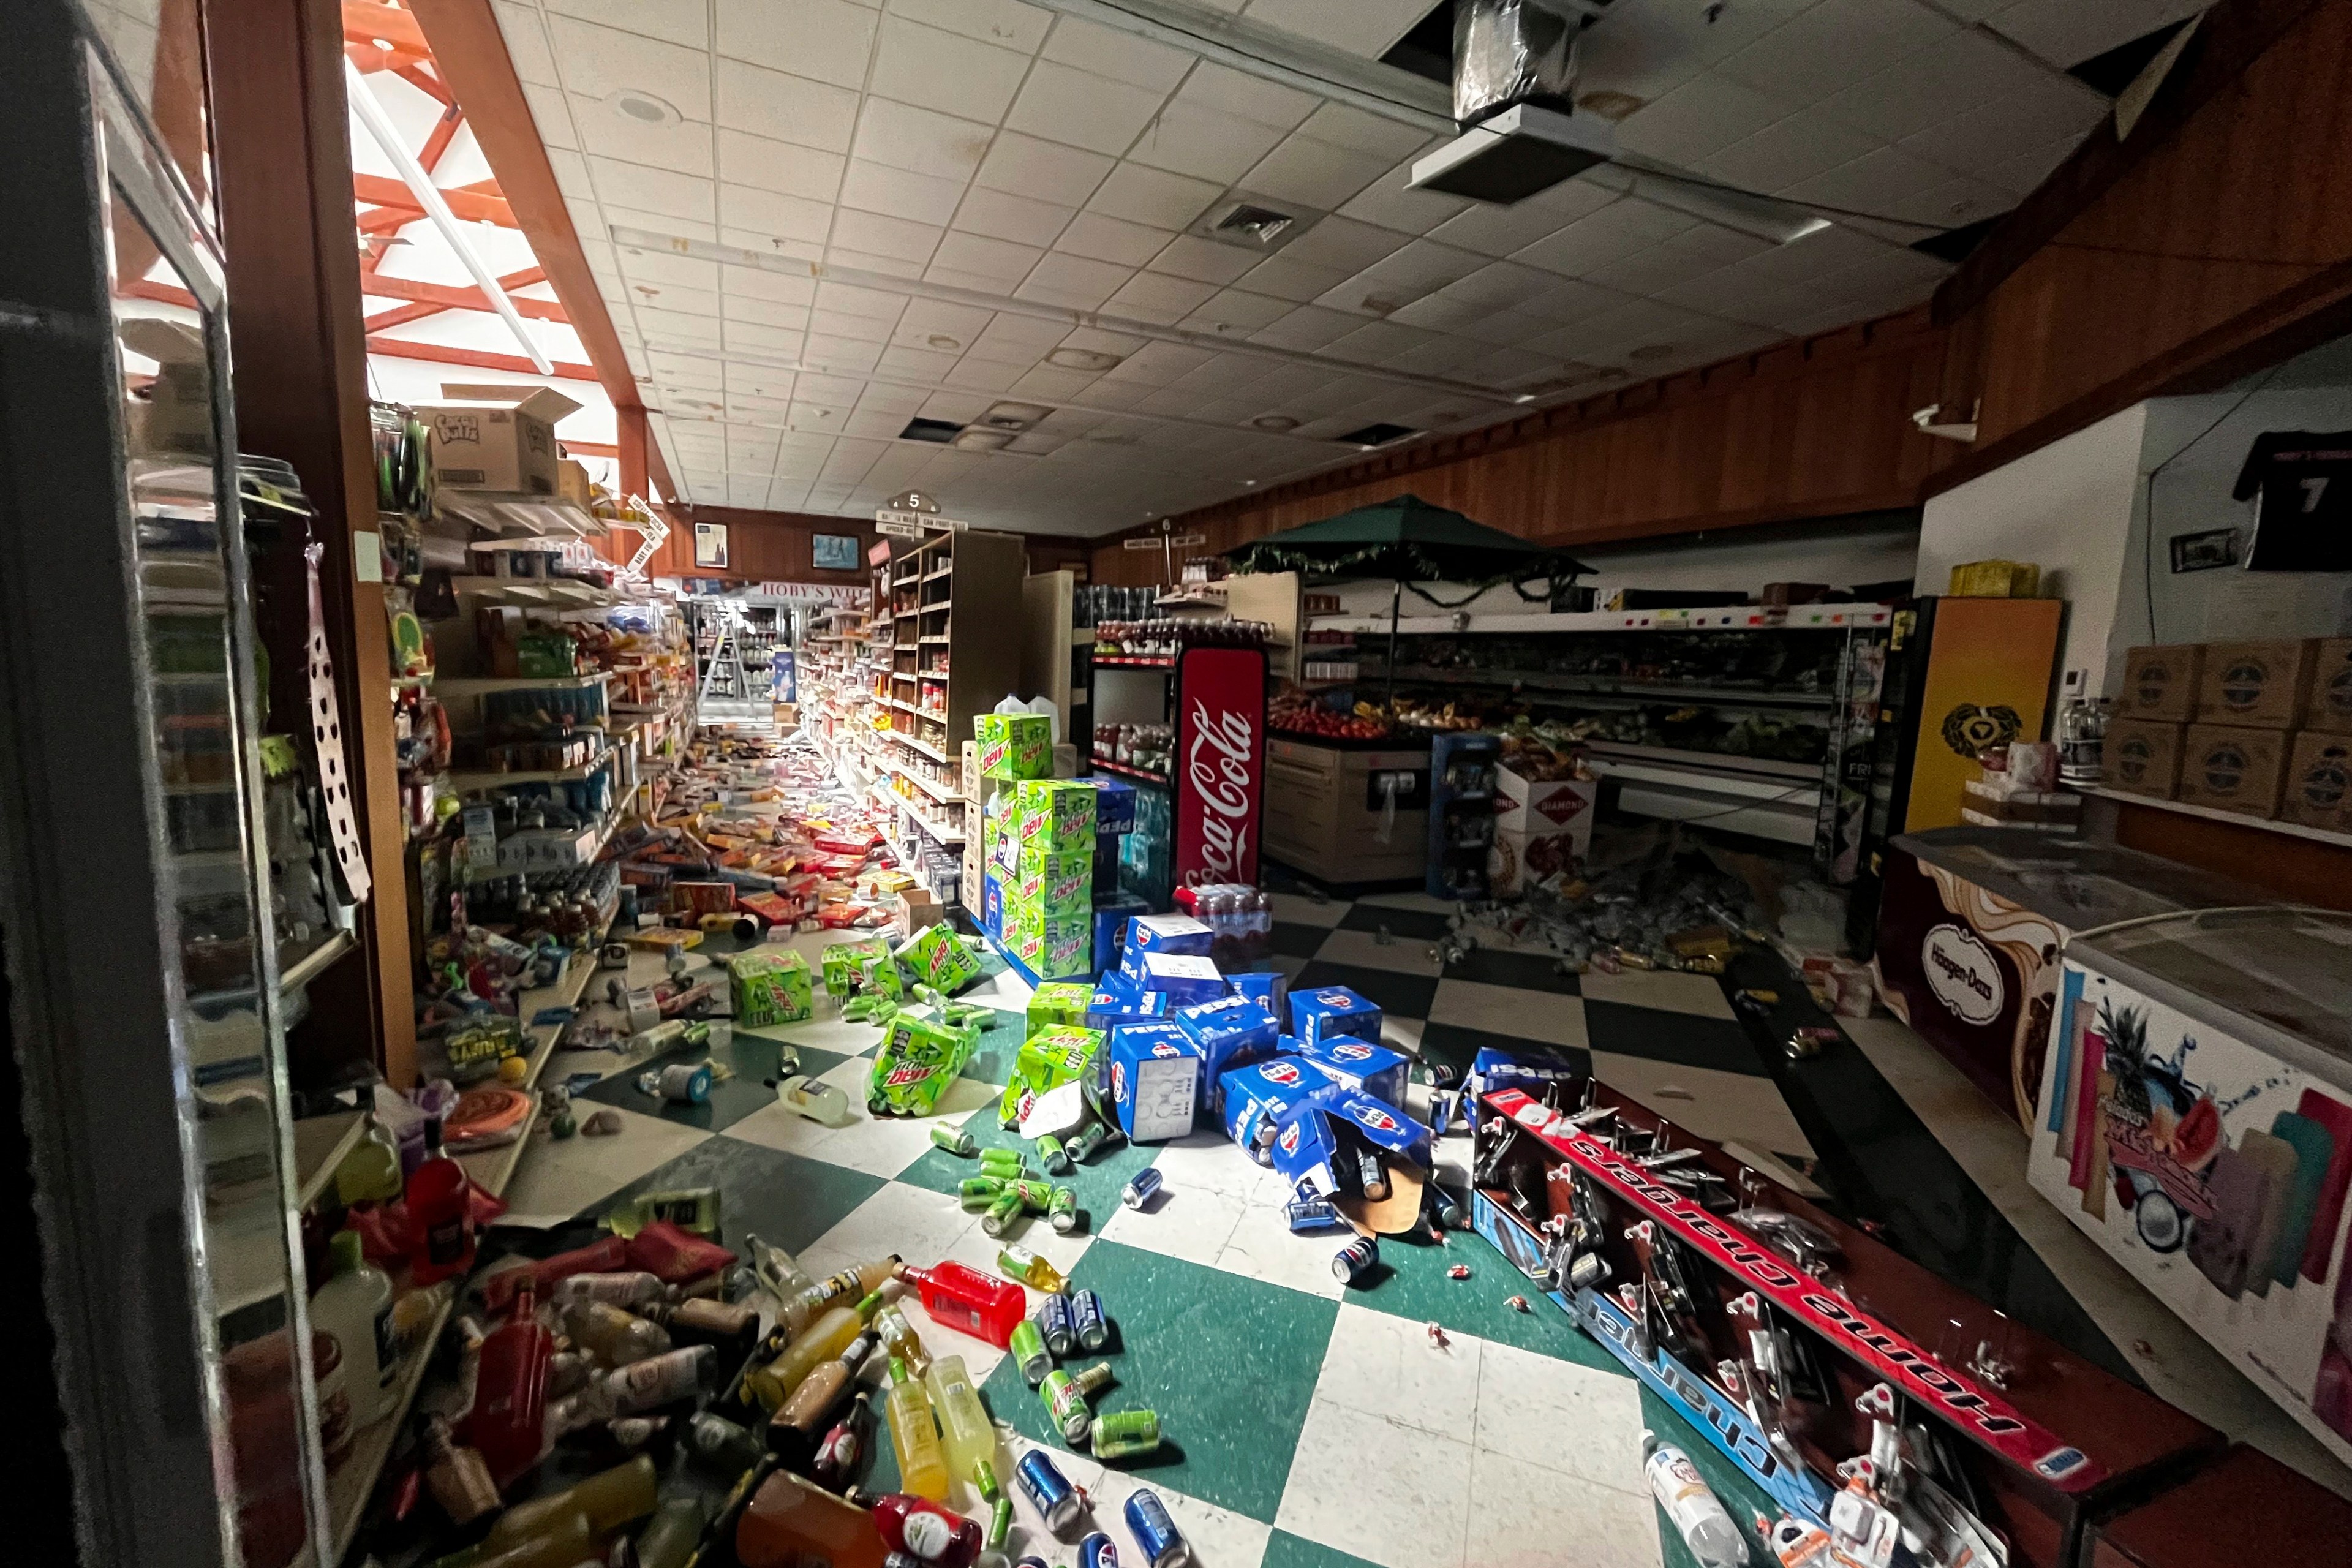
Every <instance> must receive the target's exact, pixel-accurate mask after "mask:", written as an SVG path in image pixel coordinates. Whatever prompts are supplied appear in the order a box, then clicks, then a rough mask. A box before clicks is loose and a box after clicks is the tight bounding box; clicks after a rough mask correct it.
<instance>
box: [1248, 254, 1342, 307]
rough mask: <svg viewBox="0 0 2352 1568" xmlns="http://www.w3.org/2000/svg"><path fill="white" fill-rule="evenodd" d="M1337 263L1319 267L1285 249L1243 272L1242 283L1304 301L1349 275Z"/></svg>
mask: <svg viewBox="0 0 2352 1568" xmlns="http://www.w3.org/2000/svg"><path fill="white" fill-rule="evenodd" d="M1347 276H1348V275H1347V274H1346V273H1345V272H1342V271H1341V270H1339V268H1336V267H1318V266H1315V265H1314V264H1313V263H1311V262H1307V261H1301V260H1299V259H1298V258H1297V257H1294V256H1292V255H1290V254H1289V253H1288V252H1284V253H1282V254H1280V255H1277V256H1270V257H1268V258H1266V259H1265V260H1264V261H1261V262H1259V263H1258V264H1257V265H1256V266H1255V267H1254V268H1250V270H1249V271H1248V272H1247V273H1245V274H1244V275H1243V278H1242V285H1243V287H1244V288H1246V289H1250V290H1251V291H1253V292H1255V293H1259V294H1270V295H1272V296H1274V297H1275V298H1276V299H1278V300H1289V301H1290V302H1291V303H1293V304H1300V305H1303V304H1305V303H1306V302H1307V300H1313V299H1316V298H1317V297H1318V296H1320V295H1321V294H1323V293H1324V292H1325V291H1326V290H1327V289H1332V288H1334V287H1336V286H1337V285H1339V283H1341V282H1343V281H1344V280H1345V279H1347Z"/></svg>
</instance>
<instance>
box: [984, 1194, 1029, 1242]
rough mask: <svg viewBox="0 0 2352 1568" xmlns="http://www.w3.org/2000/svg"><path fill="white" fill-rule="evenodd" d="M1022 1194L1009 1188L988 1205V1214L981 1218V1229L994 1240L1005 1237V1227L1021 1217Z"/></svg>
mask: <svg viewBox="0 0 2352 1568" xmlns="http://www.w3.org/2000/svg"><path fill="white" fill-rule="evenodd" d="M1021 1207H1022V1205H1021V1194H1019V1193H1017V1192H1013V1191H1012V1190H1011V1189H1009V1188H1008V1189H1007V1190H1006V1191H1005V1192H1003V1194H1000V1195H999V1196H998V1198H997V1200H996V1201H995V1202H994V1203H992V1204H991V1205H988V1212H987V1213H986V1214H984V1215H981V1216H980V1228H981V1229H982V1230H983V1231H986V1232H987V1233H988V1235H989V1237H990V1238H991V1239H992V1240H993V1239H994V1238H995V1237H1001V1236H1003V1234H1004V1231H1005V1227H1006V1226H1010V1225H1011V1224H1012V1223H1013V1221H1014V1220H1016V1219H1019V1218H1020V1217H1021Z"/></svg>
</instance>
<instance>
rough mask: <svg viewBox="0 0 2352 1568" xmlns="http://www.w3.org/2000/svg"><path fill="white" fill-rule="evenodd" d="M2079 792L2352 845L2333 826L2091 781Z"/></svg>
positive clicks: (2350, 838)
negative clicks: (2307, 824)
mask: <svg viewBox="0 0 2352 1568" xmlns="http://www.w3.org/2000/svg"><path fill="white" fill-rule="evenodd" d="M2078 793H2080V794H2083V795H2096V796H2098V797H2099V798H2100V799H2101V800H2112V801H2116V802H2119V803H2120V804H2122V805H2144V806H2147V807H2148V808H2149V809H2151V810H2154V811H2173V812H2178V813H2179V814H2180V815H2181V816H2200V817H2203V818H2204V819H2205V820H2206V821H2208V822H2226V823H2229V824H2230V825H2231V826H2234V827H2252V828H2258V829H2260V830H2262V831H2263V832H2265V833H2280V834H2284V835H2286V836H2287V837H2291V838H2308V839H2310V840H2311V841H2312V842H2313V843H2315V844H2334V845H2339V846H2342V847H2347V848H2352V833H2341V832H2337V831H2336V830H2335V829H2333V828H2326V827H2305V826H2304V825H2303V824H2301V823H2299V822H2278V821H2274V820H2273V819H2272V818H2269V817H2264V816H2247V815H2246V814H2245V813H2244V812H2242V811H2217V810H2215V809H2214V808H2213V807H2212V806H2210V805H2189V803H2188V802H2186V801H2179V800H2158V798H2157V797H2156V796H2154V795H2134V794H2132V793H2131V792H2130V791H2129V790H2121V789H2110V788H2108V787H2107V786H2106V785H2105V784H2094V785H2092V786H2091V787H2090V788H2088V789H2085V790H2082V791H2080V792H2078Z"/></svg>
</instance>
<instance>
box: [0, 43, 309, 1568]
mask: <svg viewBox="0 0 2352 1568" xmlns="http://www.w3.org/2000/svg"><path fill="white" fill-rule="evenodd" d="M165 20H166V22H167V24H168V23H169V22H170V18H168V17H167V18H166V19H165ZM183 20H184V21H186V22H187V23H188V26H189V30H190V31H191V32H193V16H192V15H191V16H189V17H186V18H183ZM100 21H101V22H108V23H109V26H107V31H106V36H107V37H116V38H123V39H130V40H132V41H139V40H142V39H143V40H144V47H145V49H146V51H147V52H148V54H149V58H148V59H146V60H145V61H140V60H132V61H129V62H127V63H128V64H129V65H130V66H131V67H132V68H133V69H134V70H135V69H136V68H138V67H139V66H141V65H142V63H143V64H145V65H147V66H148V67H149V68H150V69H151V70H152V64H153V59H154V58H159V57H160V56H162V55H163V53H164V52H165V51H163V50H161V49H159V48H157V47H156V45H155V43H154V34H153V33H152V31H144V32H142V30H140V29H138V28H136V27H132V26H128V25H124V24H123V23H122V18H121V16H117V15H115V14H113V13H111V12H110V13H108V14H107V15H106V16H101V17H100ZM5 32H6V35H7V47H6V48H5V49H0V130H5V144H6V145H7V147H8V149H9V159H10V165H11V167H10V188H11V191H12V193H13V195H14V196H15V199H16V210H17V215H18V218H19V221H18V222H17V223H16V225H15V226H14V231H13V232H12V234H11V235H10V237H9V240H8V242H7V243H6V244H5V245H0V723H5V726H6V740H5V742H0V943H5V963H6V973H7V977H8V986H7V994H8V1005H9V1012H8V1017H7V1032H8V1037H9V1044H10V1046H11V1047H13V1055H14V1058H15V1067H16V1071H17V1075H18V1076H17V1078H16V1081H15V1083H14V1084H13V1085H12V1086H11V1087H13V1088H14V1089H15V1090H16V1099H17V1100H18V1101H19V1103H17V1104H12V1105H6V1106H0V1115H5V1116H8V1117H11V1118H15V1117H17V1116H19V1115H21V1118H22V1122H23V1126H24V1131H25V1138H26V1146H27V1155H26V1163H27V1164H28V1166H29V1173H30V1178H31V1192H32V1196H31V1198H30V1200H29V1202H26V1203H19V1202H17V1201H16V1197H19V1196H21V1194H14V1195H11V1197H10V1200H9V1208H10V1210H11V1212H12V1213H13V1214H15V1215H20V1216H21V1215H22V1214H23V1213H24V1211H26V1210H27V1209H29V1212H30V1215H31V1216H32V1220H33V1223H32V1225H31V1227H30V1228H31V1232H32V1234H25V1235H20V1236H19V1237H18V1238H17V1246H18V1247H20V1248H22V1249H24V1251H23V1256H27V1257H30V1256H35V1255H36V1249H37V1278H38V1279H39V1281H40V1307H41V1308H42V1310H44V1311H45V1313H46V1315H47V1320H48V1324H49V1328H50V1331H51V1332H52V1334H53V1336H54V1339H55V1342H56V1347H57V1350H56V1355H55V1357H54V1359H53V1362H52V1364H53V1366H54V1368H55V1398H56V1400H57V1403H58V1406H59V1407H60V1411H61V1415H62V1421H63V1429H64V1433H65V1440H64V1445H63V1446H64V1448H65V1450H66V1452H67V1454H68V1456H69V1467H68V1475H69V1483H70V1489H71V1493H72V1509H71V1517H72V1519H73V1521H74V1530H75V1532H76V1534H77V1535H78V1537H79V1539H78V1541H77V1542H74V1543H73V1545H72V1548H71V1549H72V1550H78V1552H79V1555H80V1557H81V1560H83V1561H86V1562H90V1563H141V1564H159V1563H234V1564H247V1565H253V1568H280V1565H282V1564H287V1563H292V1562H294V1561H296V1560H297V1559H302V1558H306V1557H307V1558H308V1559H309V1560H310V1561H320V1560H323V1559H324V1557H325V1555H326V1553H325V1552H324V1551H323V1548H324V1546H325V1544H326V1537H325V1535H324V1533H323V1532H322V1530H321V1523H322V1521H323V1520H324V1518H325V1510H324V1506H323V1504H324V1497H325V1492H324V1481H323V1477H324V1451H325V1448H326V1447H327V1446H328V1445H329V1444H330V1443H331V1438H332V1431H331V1426H332V1422H333V1412H334V1410H335V1408H336V1394H337V1385H336V1383H335V1374H336V1371H337V1367H336V1363H335V1354H334V1352H333V1351H332V1350H331V1342H325V1341H320V1340H316V1339H314V1337H313V1335H312V1333H311V1331H310V1321H309V1313H308V1309H307V1289H306V1277H305V1272H304V1268H303V1260H302V1248H301V1240H300V1233H299V1219H298V1216H297V1205H296V1203H295V1196H296V1192H295V1178H294V1175H293V1157H292V1147H291V1136H290V1125H291V1124H290V1119H289V1110H288V1086H287V1076H286V1053H285V1041H284V1031H283V1023H282V1019H281V1016H280V1014H281V1007H282V1003H281V998H280V993H279V973H278V944H277V943H276V942H274V941H269V940H265V939H264V933H268V932H271V931H275V930H276V929H277V928H276V923H275V921H274V918H273V910H272V905H271V897H272V893H271V886H270V879H269V871H268V842H267V839H266V836H265V830H264V826H263V824H264V812H263V799H264V795H263V791H264V784H263V764H262V758H261V756H260V754H259V753H260V750H261V747H260V744H259V735H260V725H259V713H260V701H261V698H260V692H261V689H262V685H263V683H262V682H259V681H257V679H256V658H255V639H254V633H253V625H254V622H253V611H252V584H251V583H250V581H249V576H248V571H247V554H246V548H245V540H244V531H243V525H242V521H241V519H240V513H239V498H238V475H237V464H236V458H235V453H236V439H235V430H234V427H233V422H232V418H231V408H230V381H229V345H228V338H227V330H226V300H225V298H224V295H223V271H222V264H221V256H220V250H219V246H218V242H217V239H216V237H215V233H214V229H213V226H212V222H211V218H210V216H209V214H208V213H207V211H206V210H205V207H204V205H201V203H200V202H199V200H198V199H197V197H196V195H195V194H194V193H195V192H196V191H198V190H201V189H203V188H204V185H205V181H203V180H202V179H201V178H198V179H196V180H194V181H193V182H191V180H190V179H189V178H187V177H186V175H185V174H184V170H185V168H186V167H187V161H186V159H185V151H186V150H185V148H184V147H182V148H180V149H179V151H180V153H181V154H182V156H181V158H180V159H179V160H177V161H175V158H174V156H173V151H172V150H170V149H167V147H166V144H165V141H164V139H163V137H161V136H160V135H159V134H158V133H157V132H156V130H155V128H154V124H153V122H152V121H151V120H150V118H149V115H148V114H147V112H146V110H145V108H144V105H145V103H146V102H147V101H148V99H149V97H150V90H149V88H148V86H147V85H146V83H145V82H144V81H143V80H142V79H141V78H139V77H138V76H136V75H132V74H127V73H126V72H125V71H124V70H123V69H122V68H119V67H118V65H117V63H116V61H115V59H114V58H112V57H111V56H110V54H109V53H108V52H107V50H106V48H105V47H104V46H103V45H101V44H100V41H99V39H100V33H99V31H98V29H97V27H96V26H93V25H92V24H91V23H90V22H89V20H88V19H87V18H86V16H84V14H83V13H81V12H80V11H79V10H78V9H77V8H76V7H75V6H73V5H69V4H68V3H67V0H18V3H17V4H16V5H12V6H11V7H10V8H9V22H8V25H7V27H6V29H5ZM180 85H181V86H182V87H184V86H185V85H186V83H182V84H180ZM196 90H197V91H198V93H199V97H200V95H201V87H200V85H199V86H198V87H197V89H196ZM153 96H154V97H155V98H156V99H158V100H161V99H162V98H163V96H164V94H163V90H162V89H161V88H160V87H158V88H156V89H154V92H153ZM180 107H181V108H183V109H184V108H185V105H184V104H182V105H181V106H180ZM201 122H202V121H201V114H200V113H199V114H198V115H196V116H194V117H193V118H187V117H184V118H183V121H182V122H181V125H180V129H181V131H182V132H186V131H187V130H188V127H189V125H191V124H194V125H197V126H201ZM197 134H198V135H199V136H200V135H201V131H200V130H199V132H197ZM184 139H185V138H184V136H183V141H184ZM195 162H196V163H197V165H198V167H199V169H201V167H202V154H201V152H200V151H199V153H197V155H196V159H195ZM183 295H184V297H186V298H192V299H193V300H194V301H195V304H194V308H193V309H191V308H188V307H187V306H185V305H182V304H168V303H163V302H162V301H165V300H177V299H180V298H182V297H183ZM15 1174H16V1173H14V1172H11V1173H9V1177H8V1178H7V1179H9V1180H12V1181H13V1180H14V1178H15ZM20 1267H22V1266H21V1265H20ZM33 1272H34V1270H33V1269H31V1268H26V1269H25V1272H24V1273H21V1274H19V1276H18V1279H20V1280H21V1279H24V1278H26V1276H27V1275H30V1274H32V1273H33ZM322 1352H323V1353H322ZM322 1391H323V1392H324V1395H325V1397H324V1398H323V1400H322V1396H321V1395H322ZM322 1405H324V1406H325V1408H326V1412H327V1415H328V1422H327V1424H326V1425H325V1426H322V1422H321V1409H322ZM19 1415H20V1416H21V1417H22V1418H23V1419H25V1420H26V1422H27V1423H28V1427H27V1429H28V1430H32V1431H35V1432H45V1431H46V1430H47V1427H48V1421H47V1417H46V1413H42V1412H37V1411H21V1412H19ZM54 1501H56V1500H54V1499H50V1498H47V1497H43V1498H38V1499H27V1500H25V1502H26V1507H29V1508H39V1507H41V1506H43V1505H44V1504H47V1503H50V1502H54ZM13 1543H14V1544H16V1545H18V1546H20V1547H21V1546H22V1545H23V1544H24V1542H23V1541H22V1538H21V1537H19V1538H17V1539H16V1541H15V1542H13ZM41 1555H42V1556H43V1557H44V1559H45V1560H58V1559H56V1558H54V1557H50V1556H49V1555H48V1554H47V1553H42V1554H41ZM28 1560H30V1559H28Z"/></svg>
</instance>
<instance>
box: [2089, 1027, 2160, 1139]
mask: <svg viewBox="0 0 2352 1568" xmlns="http://www.w3.org/2000/svg"><path fill="white" fill-rule="evenodd" d="M2099 1033H2100V1034H2102V1035H2104V1036H2105V1037H2106V1042H2107V1054H2106V1058H2105V1064H2104V1065H2105V1068H2106V1069H2107V1070H2108V1071H2109V1072H2111V1073H2113V1074H2115V1075H2116V1092H2115V1101H2116V1110H2121V1111H2124V1112H2125V1113H2126V1114H2128V1115H2130V1116H2133V1117H2137V1119H2138V1120H2139V1121H2141V1122H2142V1123H2143V1124H2145V1123H2146V1122H2147V1119H2148V1100H2147V1012H2146V1011H2145V1010H2144V1009H2141V1008H2138V1007H2120V1008H2118V1007H2116V1005H2114V1004H2113V1003H2112V1002H2109V1001H2103V1002H2101V1003H2100V1004H2099Z"/></svg>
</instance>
